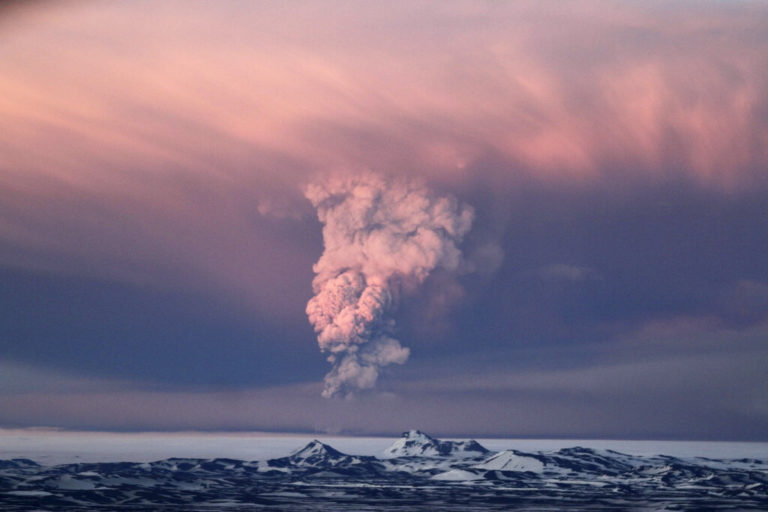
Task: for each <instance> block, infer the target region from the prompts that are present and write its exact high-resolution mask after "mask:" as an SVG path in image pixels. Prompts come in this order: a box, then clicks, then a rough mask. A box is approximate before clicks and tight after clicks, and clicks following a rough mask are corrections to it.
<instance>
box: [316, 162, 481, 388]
mask: <svg viewBox="0 0 768 512" xmlns="http://www.w3.org/2000/svg"><path fill="white" fill-rule="evenodd" d="M305 195H306V197H307V198H308V199H309V200H310V201H311V202H312V204H313V205H314V206H315V207H316V208H317V215H318V218H319V219H320V222H322V223H323V224H324V227H323V240H324V243H325V251H324V252H323V254H322V256H321V257H320V259H319V260H318V261H317V263H316V264H315V266H314V270H315V273H316V274H317V275H316V276H315V279H314V281H313V283H312V285H313V289H314V293H315V296H314V297H312V299H310V301H309V303H308V304H307V315H308V316H309V321H310V322H311V323H312V325H313V326H314V327H315V331H317V333H318V336H317V341H318V344H319V345H320V350H322V351H323V352H327V353H329V356H328V361H329V362H330V363H332V364H333V369H332V370H331V371H330V372H329V373H328V374H327V375H326V376H325V389H324V390H323V396H324V397H326V398H328V397H334V396H345V395H348V394H349V393H351V392H354V391H355V390H360V389H368V388H371V387H373V386H374V384H375V383H376V379H377V378H378V376H379V371H380V369H381V368H382V367H383V366H387V365H389V364H393V363H397V364H402V363H404V362H405V361H406V360H407V359H408V356H409V354H410V351H409V350H408V349H407V348H405V347H403V346H401V345H400V342H399V341H398V340H396V339H395V338H394V337H393V336H392V334H393V331H394V320H393V319H392V318H391V313H393V312H394V310H395V309H396V308H397V302H398V297H399V296H400V294H401V293H403V292H409V291H413V290H415V289H416V288H417V287H418V285H419V284H421V283H422V282H423V281H424V279H426V278H427V276H428V275H429V273H430V272H431V271H432V270H434V269H435V268H437V267H442V268H445V269H448V270H455V269H456V268H457V267H458V266H459V264H460V262H461V251H460V250H459V248H458V247H457V244H458V243H459V242H461V240H462V238H463V237H464V235H465V234H466V233H467V232H468V231H469V229H470V227H471V225H472V219H473V216H474V211H473V209H472V207H470V206H468V205H466V204H462V203H460V202H459V201H457V200H456V199H455V198H454V197H451V196H446V195H438V194H435V193H433V192H432V191H430V190H429V189H428V188H426V187H425V186H424V185H423V184H422V183H420V182H417V181H412V180H407V179H404V178H400V179H385V178H383V177H382V176H379V175H376V174H372V173H364V174H361V175H355V176H352V175H337V176H333V177H331V178H329V179H328V180H326V181H325V182H323V183H316V184H313V185H310V186H308V187H307V188H306V189H305Z"/></svg>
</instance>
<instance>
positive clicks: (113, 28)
mask: <svg viewBox="0 0 768 512" xmlns="http://www.w3.org/2000/svg"><path fill="white" fill-rule="evenodd" d="M148 5H149V4H145V5H144V4H141V3H138V4H137V3H128V4H119V5H116V4H109V3H97V2H86V1H84V2H79V3H68V4H67V5H66V6H63V5H56V4H41V5H40V7H39V8H37V9H36V10H29V11H27V12H25V13H24V18H23V19H24V23H19V24H16V25H10V24H8V25H6V27H5V28H4V33H3V36H2V37H3V45H2V47H0V132H2V133H3V137H2V139H0V155H2V157H1V158H2V159H1V160H0V185H1V186H0V205H1V206H2V207H3V208H4V210H5V211H6V212H7V214H6V215H4V216H3V219H2V221H0V240H2V241H3V242H5V243H4V244H3V245H4V247H5V248H4V249H3V250H2V251H0V262H3V263H6V264H22V265H29V266H37V267H43V268H48V269H52V270H57V271H70V272H71V271H75V272H90V273H95V274H98V275H108V276H111V277H117V278H119V279H124V280H129V281H134V282H154V283H163V282H165V281H171V282H172V283H175V284H174V285H176V286H178V284H179V283H187V284H189V283H196V284H195V286H203V287H206V286H210V287H213V288H217V289H220V290H223V291H224V292H225V293H229V294H231V295H234V296H237V297H242V296H245V297H246V298H247V301H248V302H249V303H251V304H253V307H257V308H263V309H266V310H270V311H274V312H276V313H279V312H282V311H285V310H286V308H289V309H290V308H293V309H292V311H293V312H294V313H297V312H298V313H299V314H300V309H301V306H300V304H301V303H303V302H304V301H305V300H306V296H307V295H308V293H309V291H308V290H309V280H310V279H311V273H310V272H311V270H310V269H311V263H312V261H314V260H315V259H316V257H317V255H318V254H319V250H320V246H319V240H318V239H314V240H313V239H311V237H308V236H307V235H306V233H304V232H303V231H302V229H303V228H302V227H301V226H300V223H298V222H295V219H302V218H304V219H306V218H309V216H311V215H312V211H311V207H310V205H309V204H307V202H306V201H305V200H304V199H303V198H302V197H301V194H300V185H302V184H304V183H306V182H307V181H309V180H310V179H311V177H312V176H313V175H315V174H317V173H328V172H331V171H337V170H340V169H341V170H351V171H357V170H359V169H363V168H370V169H373V170H375V171H377V172H382V173H409V174H420V175H423V176H425V177H426V179H427V180H429V181H430V182H435V183H438V184H439V185H441V186H446V187H449V188H452V189H453V191H454V192H456V193H458V194H459V195H461V190H462V188H463V187H465V186H466V187H471V186H473V185H472V184H473V183H477V182H491V183H494V184H500V185H504V184H506V183H508V182H510V181H514V179H516V177H518V176H528V177H530V178H532V179H535V180H540V181H545V182H549V183H554V184H557V183H577V184H583V185H586V186H590V185H591V184H593V183H599V182H600V181H601V180H603V179H604V178H606V177H614V176H617V175H618V174H619V173H621V176H624V175H625V174H626V175H629V176H630V177H631V178H636V179H651V180H664V179H667V178H668V177H669V176H670V175H677V174H682V175H683V176H685V177H687V178H688V179H692V180H695V181H697V182H699V183H701V184H703V185H704V186H708V187H714V188H718V189H719V188H726V189H738V188H743V187H749V186H751V185H753V184H754V183H756V182H758V181H759V180H762V179H763V178H762V176H761V173H763V171H764V169H765V167H766V164H767V163H768V119H766V118H765V115H764V112H765V109H766V98H768V80H766V78H765V73H764V70H765V69H767V68H768V54H766V52H764V51H761V50H762V48H764V47H765V43H766V42H768V41H766V39H768V33H766V31H765V30H764V29H763V27H765V26H766V25H767V24H768V9H765V8H764V7H762V6H761V4H750V3H744V4H743V5H742V6H741V7H742V8H740V9H728V8H725V7H723V8H719V7H717V6H716V5H713V6H710V7H709V8H708V9H707V10H704V9H698V8H696V7H686V6H683V5H677V6H669V5H667V4H664V3H658V4H652V5H650V6H648V5H638V4H635V3H629V2H627V3H611V4H607V3H605V2H598V1H584V2H575V3H572V4H569V5H568V6H567V7H566V6H563V5H562V4H561V3H547V2H544V3H541V2H514V3H512V2H509V3H492V4H479V3H476V2H451V3H446V4H442V5H440V6H435V5H432V4H430V6H429V9H426V10H423V9H421V8H420V7H419V6H418V5H414V4H412V3H406V2H402V3H394V4H387V5H373V4H366V5H364V6H363V5H357V4H347V3H344V2H339V3H332V4H330V5H329V6H328V7H327V8H323V9H319V8H317V7H315V6H312V5H306V6H303V7H302V8H293V7H291V8H289V7H287V6H285V5H283V4H281V3H277V2H276V3H267V4H264V3H261V4H259V6H258V7H246V6H243V5H242V4H227V5H213V4H208V3H199V4H189V3H186V2H185V3H178V4H177V3H168V4H166V5H164V6H163V7H162V8H158V7H157V6H154V4H153V7H152V8H151V9H149V8H148ZM422 7H423V6H422ZM17 15H19V16H20V14H17ZM73 19H77V24H73V23H72V20H73ZM489 158H490V159H492V161H493V162H495V164H494V165H492V166H489V165H481V164H482V162H485V161H486V160H487V159H489ZM617 179H618V178H617ZM292 219H294V220H292ZM276 270H277V271H276ZM302 272H303V273H302Z"/></svg>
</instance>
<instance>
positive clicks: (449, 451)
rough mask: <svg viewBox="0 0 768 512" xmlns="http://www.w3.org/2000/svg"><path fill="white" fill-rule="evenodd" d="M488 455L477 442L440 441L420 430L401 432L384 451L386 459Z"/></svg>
mask: <svg viewBox="0 0 768 512" xmlns="http://www.w3.org/2000/svg"><path fill="white" fill-rule="evenodd" d="M485 453H488V450H486V449H485V448H484V447H483V446H481V445H480V444H479V443H478V442H477V441H474V440H470V441H440V440H439V439H435V438H434V437H432V436H430V435H429V434H425V433H424V432H422V431H420V430H408V431H407V432H403V435H402V437H401V438H400V439H398V440H397V441H395V442H394V443H393V444H392V446H390V447H389V448H387V449H386V450H384V455H386V456H388V457H416V456H422V457H444V456H457V457H476V456H478V455H483V454H485Z"/></svg>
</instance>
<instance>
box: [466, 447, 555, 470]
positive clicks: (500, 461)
mask: <svg viewBox="0 0 768 512" xmlns="http://www.w3.org/2000/svg"><path fill="white" fill-rule="evenodd" d="M472 467H473V468H477V469H494V470H500V471H531V472H533V473H541V472H542V471H544V463H543V462H541V461H540V460H538V459H535V458H533V457H526V456H524V455H518V454H516V453H515V452H514V451H513V450H504V451H503V452H499V453H497V454H496V455H494V456H493V457H490V458H489V459H487V460H486V461H485V462H481V463H480V464H476V465H474V466H472Z"/></svg>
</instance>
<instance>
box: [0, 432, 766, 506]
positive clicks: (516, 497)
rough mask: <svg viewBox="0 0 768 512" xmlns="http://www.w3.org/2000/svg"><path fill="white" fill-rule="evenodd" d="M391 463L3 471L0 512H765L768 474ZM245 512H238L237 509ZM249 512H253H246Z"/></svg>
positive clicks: (565, 460)
mask: <svg viewBox="0 0 768 512" xmlns="http://www.w3.org/2000/svg"><path fill="white" fill-rule="evenodd" d="M385 455H386V457H385V458H376V457H372V456H357V455H348V454H345V453H342V452H340V451H338V450H336V449H334V448H332V447H331V446H328V445H326V444H324V443H322V442H320V441H317V440H315V441H312V442H310V443H309V444H307V445H306V446H304V447H303V448H301V449H299V450H296V451H294V452H293V453H291V454H289V455H287V456H285V457H281V458H277V459H270V460H267V461H251V462H248V461H242V460H235V459H187V458H172V459H164V460H159V461H155V462H149V463H133V462H116V463H78V464H63V465H58V466H41V465H38V464H37V463H35V462H33V461H30V460H26V459H12V460H1V461H0V509H2V510H3V511H19V510H49V511H51V510H92V509H99V510H118V509H119V510H167V511H171V510H173V511H177V510H196V509H197V510H217V509H219V508H224V507H227V508H230V509H232V507H235V508H238V507H241V508H242V507H245V508H248V507H252V506H257V507H258V508H259V509H260V510H262V509H266V510H283V509H295V510H358V509H361V508H364V509H367V510H388V509H397V510H406V509H407V510H508V509H510V508H521V509H526V510H536V509H549V510H555V509H556V510H563V509H571V510H573V509H576V510H601V509H603V510H636V509H640V508H642V509H649V510H663V509H666V510H671V509H674V510H704V509H706V510H734V509H738V510H767V509H768V462H766V461H761V460H756V459H738V460H721V459H704V458H676V457H670V456H665V455H658V456H652V457H641V456H634V455H627V454H622V453H618V452H615V451H611V450H593V449H587V448H579V447H574V448H566V449H561V450H556V451H548V452H532V453H526V452H522V451H518V450H514V449H510V450H504V451H501V452H498V453H492V452H489V451H488V450H486V449H485V448H483V447H482V446H480V445H479V444H478V443H476V442H474V441H464V442H455V441H440V440H438V439H434V438H432V437H430V436H428V435H426V434H424V433H422V432H419V431H416V430H413V431H409V432H406V433H405V434H403V438H401V439H399V440H397V441H396V442H395V443H394V444H393V445H392V446H391V447H390V448H388V449H387V450H386V452H385ZM238 509H240V508H238ZM248 509H249V510H250V508H248Z"/></svg>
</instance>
